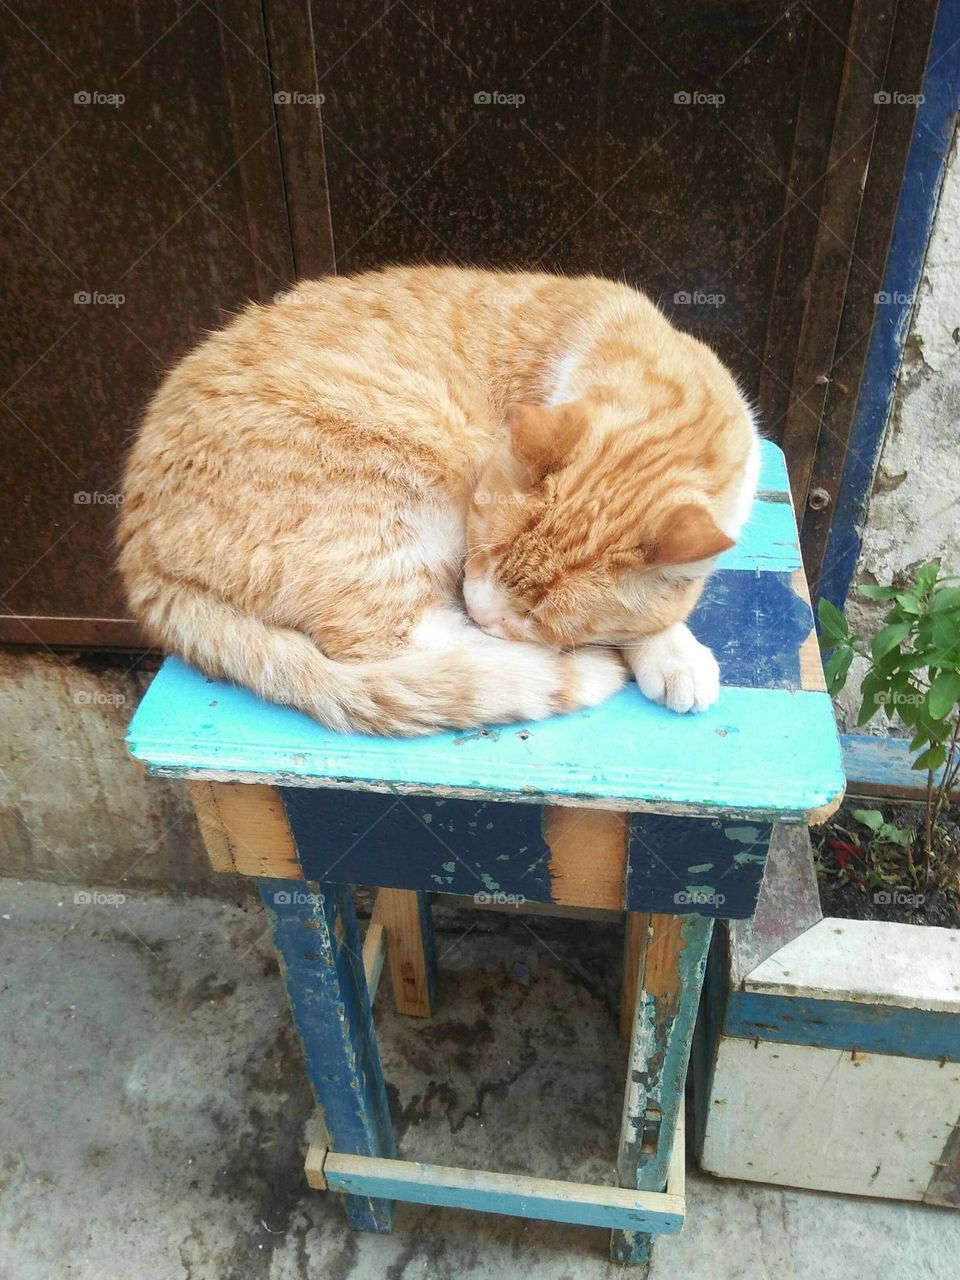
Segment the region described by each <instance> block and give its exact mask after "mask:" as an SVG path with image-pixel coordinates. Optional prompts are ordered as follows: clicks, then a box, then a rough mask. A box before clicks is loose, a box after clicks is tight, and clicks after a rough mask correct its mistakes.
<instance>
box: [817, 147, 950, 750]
mask: <svg viewBox="0 0 960 1280" xmlns="http://www.w3.org/2000/svg"><path fill="white" fill-rule="evenodd" d="M957 151H958V147H957V139H956V137H955V138H954V145H953V148H952V151H951V154H950V157H949V159H948V162H947V171H946V175H945V178H944V184H943V190H942V192H941V196H940V203H939V205H938V208H937V214H936V219H935V221H934V227H933V235H932V238H931V241H930V248H929V250H928V253H927V260H926V263H925V264H924V270H923V278H922V281H921V284H920V289H919V291H918V295H917V303H916V307H915V309H914V314H913V318H912V321H911V326H910V334H909V337H908V339H907V344H906V348H905V352H904V360H903V367H902V369H901V371H900V377H899V380H898V383H897V390H896V396H895V400H894V405H893V411H892V413H891V416H890V421H889V423H888V425H887V431H886V436H885V438H884V442H883V449H882V452H881V456H880V463H879V466H878V468H877V474H876V478H875V480H874V486H873V492H872V494H871V498H870V510H869V514H868V517H867V525H866V529H865V530H864V538H863V547H862V550H861V553H860V561H859V564H858V565H857V572H856V576H855V577H854V581H853V585H852V586H851V589H850V594H849V597H848V599H847V608H846V614H847V617H848V619H849V621H850V625H851V628H852V629H853V630H855V631H858V632H860V633H861V634H864V635H872V634H873V632H874V631H875V630H877V629H878V628H879V626H880V625H881V618H882V613H883V610H882V608H880V607H878V606H877V605H875V604H872V603H871V602H869V601H867V600H865V599H864V597H863V596H861V595H859V594H858V592H857V590H856V588H857V586H858V585H861V584H864V583H879V584H881V585H883V586H886V585H887V584H889V583H890V582H891V581H892V580H893V579H894V577H895V575H896V574H897V573H902V572H908V571H909V570H911V569H915V568H916V567H917V566H919V565H921V564H924V563H926V561H928V560H934V559H937V558H938V557H939V558H940V560H941V563H942V565H943V567H944V568H945V569H946V570H947V571H948V572H952V573H957V574H960V161H958V159H957ZM863 665H864V664H862V663H861V662H859V661H857V662H856V663H855V665H854V667H853V669H852V671H851V675H850V679H849V680H848V682H847V687H846V689H844V691H843V693H842V694H841V695H840V697H839V698H838V700H837V702H838V711H839V715H840V721H841V727H844V728H849V729H851V730H852V729H853V728H854V725H855V722H856V715H857V710H858V709H859V706H860V699H859V688H860V677H861V674H862V667H863ZM887 731H888V723H887V721H886V719H885V717H883V716H882V715H881V716H876V717H874V719H873V720H872V721H871V722H870V724H869V725H868V726H866V728H865V729H863V730H861V732H869V733H885V732H887ZM892 731H893V732H897V728H896V725H895V724H894V726H893V729H892Z"/></svg>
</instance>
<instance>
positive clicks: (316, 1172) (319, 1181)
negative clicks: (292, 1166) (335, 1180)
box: [303, 1125, 330, 1191]
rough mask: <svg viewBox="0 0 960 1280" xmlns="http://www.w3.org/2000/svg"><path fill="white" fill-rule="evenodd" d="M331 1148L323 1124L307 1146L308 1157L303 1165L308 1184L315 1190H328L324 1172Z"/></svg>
mask: <svg viewBox="0 0 960 1280" xmlns="http://www.w3.org/2000/svg"><path fill="white" fill-rule="evenodd" d="M329 1149H330V1148H329V1147H328V1146H327V1139H326V1134H325V1132H324V1129H323V1126H322V1125H321V1126H319V1129H318V1132H317V1134H316V1136H315V1137H314V1139H313V1141H312V1142H311V1143H310V1146H309V1147H308V1148H307V1159H306V1162H305V1164H304V1166H303V1171H304V1173H305V1174H306V1175H307V1186H308V1187H311V1188H312V1189H313V1190H314V1191H326V1189H327V1179H326V1175H325V1174H324V1172H323V1165H324V1161H325V1160H326V1158H327V1152H328V1151H329Z"/></svg>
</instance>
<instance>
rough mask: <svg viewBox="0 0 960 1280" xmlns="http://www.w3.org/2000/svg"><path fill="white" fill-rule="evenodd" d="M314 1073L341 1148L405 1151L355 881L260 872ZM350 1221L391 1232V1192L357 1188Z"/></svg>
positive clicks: (361, 1228) (336, 1145) (332, 1133)
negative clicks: (370, 987) (383, 1055)
mask: <svg viewBox="0 0 960 1280" xmlns="http://www.w3.org/2000/svg"><path fill="white" fill-rule="evenodd" d="M257 884H258V887H259V889H260V896H261V898H262V900H263V904H264V907H265V908H266V910H267V914H268V916H269V918H270V924H271V928H272V931H273V942H274V946H275V947H276V948H277V951H278V952H279V954H280V957H281V959H282V962H283V964H282V969H283V977H284V982H285V983H286V988H287V997H288V999H289V1001H290V1008H291V1012H292V1014H293V1020H294V1024H295V1026H296V1028H297V1032H298V1034H299V1036H300V1040H301V1043H302V1044H303V1052H304V1058H305V1062H306V1068H307V1074H308V1076H309V1077H310V1083H311V1084H312V1085H313V1091H314V1094H315V1095H316V1098H317V1101H318V1103H319V1104H320V1106H321V1107H322V1108H323V1113H324V1122H325V1124H326V1127H327V1131H328V1133H329V1135H330V1141H331V1144H332V1145H333V1147H334V1148H335V1149H336V1150H338V1151H343V1152H349V1153H350V1154H352V1155H367V1156H384V1157H388V1158H389V1157H392V1156H395V1155H396V1142H395V1139H394V1134H393V1126H392V1124H391V1121H390V1108H389V1106H388V1104H387V1094H386V1088H385V1085H384V1081H383V1071H382V1069H381V1066H380V1053H379V1049H378V1048H377V1038H376V1032H375V1031H374V1029H373V1014H372V1011H371V1009H370V998H369V995H368V993H367V982H366V977H365V975H364V971H363V959H362V952H361V944H360V932H359V930H358V928H357V917H356V913H355V911H354V905H353V896H352V893H351V891H350V887H349V886H348V885H329V884H326V885H324V884H309V883H304V882H302V881H298V880H278V879H271V878H268V877H266V876H263V877H258V880H257ZM344 1205H345V1208H346V1212H347V1218H348V1220H349V1222H350V1225H351V1226H352V1227H354V1228H355V1229H357V1230H359V1231H374V1232H379V1233H385V1232H388V1231H389V1230H390V1228H391V1224H392V1220H393V1205H392V1203H391V1202H390V1200H388V1199H380V1198H371V1197H368V1196H366V1195H363V1196H350V1197H348V1198H347V1199H346V1201H345V1202H344Z"/></svg>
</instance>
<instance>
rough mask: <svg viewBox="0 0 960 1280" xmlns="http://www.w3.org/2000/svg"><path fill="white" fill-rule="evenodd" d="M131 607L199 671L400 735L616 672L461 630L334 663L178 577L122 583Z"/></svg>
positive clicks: (475, 722)
mask: <svg viewBox="0 0 960 1280" xmlns="http://www.w3.org/2000/svg"><path fill="white" fill-rule="evenodd" d="M138 597H139V598H138ZM131 604H132V606H133V608H134V610H135V612H136V614H137V616H138V617H139V618H140V619H141V621H142V622H143V623H144V626H145V628H146V630H147V631H148V633H149V634H150V635H151V638H153V639H155V640H156V641H157V642H158V643H160V644H161V645H163V646H164V647H165V648H167V649H169V650H170V651H172V652H174V653H178V654H180V655H182V656H183V657H184V658H185V659H186V660H187V661H188V662H190V663H192V664H193V665H195V666H197V667H200V668H201V669H202V670H203V671H206V672H207V673H208V674H209V675H212V676H214V677H216V678H218V679H227V680H232V681H234V682H235V683H237V684H241V685H244V686H245V687H246V688H248V689H252V690H253V691H254V692H255V693H258V694H260V696H261V697H263V698H267V699H269V700H270V701H272V702H278V703H282V704H288V705H290V706H294V707H297V708H299V709H300V710H301V711H306V712H307V713H308V714H309V715H312V716H313V717H314V718H315V719H317V720H319V721H320V722H321V723H322V724H325V725H328V726H329V727H330V728H331V729H337V730H339V731H341V732H351V731H352V732H357V733H373V734H384V735H390V736H411V735H415V734H425V733H433V732H435V731H437V730H439V729H443V728H475V727H479V726H481V725H484V724H497V723H510V722H512V721H516V720H540V719H543V718H544V717H545V716H549V715H553V714H555V713H556V712H560V711H571V710H574V709H576V708H578V707H587V706H594V705H596V704H597V703H599V702H602V701H603V700H604V699H605V698H607V697H609V696H610V694H612V693H614V692H615V691H616V690H617V689H618V688H619V687H620V686H621V685H622V684H623V682H624V679H625V678H626V672H625V669H624V666H623V664H622V662H621V661H620V659H619V656H618V655H617V654H615V653H614V652H612V651H610V650H604V649H585V650H581V651H579V652H577V653H561V652H558V651H557V650H555V649H547V648H544V647H542V646H540V645H533V644H522V643H519V642H517V643H514V642H512V641H507V640H492V639H491V638H490V637H488V636H483V635H481V634H479V633H477V634H476V635H475V636H474V635H472V634H471V632H470V631H469V630H465V632H464V638H463V640H462V642H455V643H453V644H452V645H451V647H448V648H443V649H430V650H426V649H423V650H420V649H409V650H406V651H405V652H403V653H400V654H398V655H397V656H396V657H391V658H383V659H379V660H377V661H372V662H337V661H334V660H333V659H331V658H328V657H327V656H326V655H325V654H323V653H322V652H321V651H320V650H319V649H318V648H317V646H316V645H315V644H314V643H313V642H312V641H311V640H310V639H309V638H308V637H307V636H305V635H303V634H302V633H301V632H299V631H293V630H287V629H285V628H282V627H276V626H271V625H270V624H269V623H265V622H262V621H261V620H260V619H258V618H255V617H253V616H251V615H250V614H246V613H243V612H241V611H240V610H239V609H237V608H235V607H234V606H233V605H231V604H229V603H228V602H226V601H224V600H222V599H220V598H219V597H217V596H216V595H214V594H213V593H211V592H207V591H204V590H202V589H197V588H193V587H190V586H187V585H186V584H184V583H182V582H176V583H173V582H171V583H168V584H167V583H165V584H163V585H157V584H154V586H153V587H152V588H150V589H148V590H143V591H142V592H138V591H136V590H133V591H131Z"/></svg>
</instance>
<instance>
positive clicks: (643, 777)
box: [128, 444, 843, 1262]
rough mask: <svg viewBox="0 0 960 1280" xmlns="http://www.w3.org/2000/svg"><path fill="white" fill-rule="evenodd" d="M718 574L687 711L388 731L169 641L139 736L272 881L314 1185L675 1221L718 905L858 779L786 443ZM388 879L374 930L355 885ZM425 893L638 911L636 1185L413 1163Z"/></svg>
mask: <svg viewBox="0 0 960 1280" xmlns="http://www.w3.org/2000/svg"><path fill="white" fill-rule="evenodd" d="M760 490H761V491H760V493H759V495H758V499H757V502H756V503H755V506H754V509H753V512H752V515H751V519H750V521H749V522H748V524H747V526H746V528H745V530H744V532H743V534H742V536H741V539H740V542H739V543H738V545H737V547H735V548H734V549H732V550H731V551H729V552H728V553H726V554H725V555H724V556H723V557H722V558H721V561H720V567H719V569H718V571H717V572H716V573H715V574H714V575H713V577H712V578H711V579H710V580H709V582H708V584H707V587H706V590H705V592H704V595H703V600H702V602H701V604H700V606H699V608H698V610H697V613H696V615H695V617H694V619H693V629H694V631H695V632H696V634H697V635H698V636H699V638H700V639H701V640H703V641H704V642H705V643H707V644H709V645H711V647H712V648H713V650H714V653H715V654H716V655H717V658H718V660H719V662H720V667H721V672H722V678H723V686H724V687H723V690H722V693H721V697H720V701H719V703H718V704H717V705H716V706H715V707H713V708H711V710H710V711H708V712H706V713H705V714H702V715H698V716H679V715H675V714H674V713H672V712H670V711H665V710H664V709H663V708H660V707H656V706H653V705H652V704H651V703H649V702H647V701H645V700H644V699H643V697H642V696H641V695H640V693H639V691H638V690H637V688H636V687H635V686H634V685H630V686H629V687H628V688H626V689H625V690H623V691H622V692H621V693H620V694H618V695H617V696H616V697H615V698H613V699H611V700H610V701H609V702H607V703H605V704H604V705H603V706H601V707H598V708H596V709H595V710H592V711H584V712H579V713H576V714H573V715H569V716H562V717H558V718H556V719H554V720H550V721H546V722H544V723H540V724H532V725H527V726H521V725H512V726H509V727H507V728H493V729H488V730H480V731H476V732H469V733H461V734H456V733H447V734H442V735H437V736H436V737H431V738H421V739H412V740H406V741H393V740H385V739H376V738H365V737H353V736H345V735H339V734H336V733H332V732H329V731H328V730H326V729H324V728H322V727H321V726H320V725H318V724H316V723H314V722H313V721H311V720H310V719H309V718H308V717H306V716H305V715H302V714H300V713H299V712H296V711H293V710H291V709H290V708H285V707H278V706H273V705H268V704H266V703H263V702H261V701H260V700H258V699H257V698H256V697H255V696H254V695H253V694H250V693H247V692H244V691H243V690H240V689H237V688H235V687H233V686H229V685H225V684H219V683H215V682H214V681H211V680H208V679H206V678H205V677H204V676H203V675H201V674H199V673H198V672H196V671H194V670H191V669H190V668H189V667H187V666H185V665H184V664H183V663H182V662H180V661H178V660H176V659H170V660H168V661H167V662H166V664H165V665H164V667H163V669H162V670H161V671H160V673H159V674H158V676H157V677H156V679H155V680H154V682H153V685H152V686H151V688H150V690H149V691H148V693H147V695H146V697H145V698H144V700H143V703H142V704H141V706H140V708H139V710H138V711H137V713H136V716H135V717H134V720H133V723H132V724H131V727H130V731H129V735H128V741H129V744H130V749H131V751H132V753H133V755H134V757H135V758H136V759H138V760H140V761H143V762H144V764H145V765H146V766H147V768H148V770H149V771H150V772H151V773H154V774H157V775H162V776H166V777H179V778H185V779H188V780H189V785H190V790H191V795H192V798H193V803H194V805H195V807H196V811H197V816H198V818H199V821H200V827H201V830H202V832H203V837H204V840H205V843H206V846H207V850H208V852H209V855H210V860H211V863H212V865H213V867H214V870H217V871H234V872H240V873H242V874H244V875H250V876H255V877H256V878H257V880H258V883H259V887H260V892H261V894H262V897H263V901H264V903H265V905H266V908H267V911H268V912H269V914H270V916H271V919H272V922H273V935H274V942H275V944H276V947H277V950H278V952H279V953H280V957H281V960H282V966H281V967H282V969H283V973H284V978H285V981H286V985H287V991H288V994H289V998H290V1004H291V1008H292V1011H293V1017H294V1020H295V1022H296V1025H297V1028H298V1031H299V1033H300V1037H301V1039H302V1041H303V1047H304V1055H305V1061H306V1067H307V1071H308V1073H309V1075H310V1079H311V1081H312V1084H313V1088H314V1091H315V1093H316V1096H317V1100H318V1102H319V1104H320V1106H321V1108H322V1112H323V1117H324V1123H325V1137H324V1140H323V1141H320V1142H317V1143H315V1144H314V1146H313V1147H312V1148H311V1150H310V1153H309V1157H308V1161H307V1176H308V1179H309V1181H310V1185H311V1186H314V1187H318V1188H327V1189H330V1190H333V1191H340V1192H343V1193H345V1195H344V1204H345V1206H346V1211H347V1217H348V1219H349V1221H350V1223H351V1224H352V1225H353V1226H354V1227H357V1228H361V1229H364V1230H370V1231H389V1230H390V1224H391V1216H392V1210H393V1202H394V1201H396V1200H410V1201H415V1202H418V1203H422V1204H436V1205H452V1206H457V1207H460V1208H470V1209H477V1210H482V1211H485V1212H494V1213H507V1214H516V1215H519V1216H522V1217H532V1218H544V1219H550V1220H554V1221H558V1222H578V1223H586V1224H592V1225H595V1226H603V1227H611V1228H613V1244H612V1254H613V1257H614V1258H615V1259H616V1260H619V1261H625V1262H644V1261H646V1260H647V1259H648V1258H649V1253H650V1241H651V1236H652V1235H654V1234H656V1233H659V1232H672V1231H678V1230H679V1229H680V1227H681V1225H682V1222H683V1217H684V1196H683V1161H684V1157H683V1142H682V1136H678V1135H680V1134H681V1132H682V1130H681V1126H682V1103H683V1088H684V1080H685V1077H686V1072H687V1065H688V1060H689V1055H690V1045H691V1038H692V1035H693V1025H694V1019H695V1017H696V1011H697V1004H698V1000H699V996H700V988H701V982H702V979H703V971H704V965H705V962H706V958H707V949H708V945H709V942H710V937H711V930H712V927H713V920H714V918H716V917H723V918H735V917H745V916H749V915H751V914H752V912H753V909H754V905H755V903H756V899H757V894H758V892H759V887H760V881H761V878H762V876H763V869H764V863H765V859H766V852H767V846H768V842H769V839H770V832H771V828H772V824H773V823H775V822H789V823H804V822H808V821H822V820H823V819H824V817H825V816H826V815H827V814H829V813H830V812H832V811H833V809H834V808H835V807H836V805H837V804H838V803H839V799H840V795H841V793H842V788H843V772H842V768H841V762H840V751H839V745H838V741H837V735H836V730H835V727H834V720H833V711H832V707H831V704H830V699H829V697H828V696H827V694H826V693H825V691H824V686H823V677H822V672H821V668H820V660H819V655H818V651H817V642H816V637H815V635H814V631H813V619H812V616H811V613H810V606H809V599H808V595H807V590H806V585H805V582H804V578H803V573H802V570H801V567H800V555H799V551H798V548H797V535H796V526H795V522H794V518H793V510H792V507H791V504H790V499H789V491H788V486H787V480H786V470H785V468H784V464H783V457H782V454H781V453H780V452H779V450H777V449H776V448H775V447H774V446H773V445H770V444H765V445H764V447H763V472H762V477H761V483H760ZM353 885H373V886H377V887H378V888H379V889H380V893H379V896H378V897H377V902H376V909H375V911H374V915H373V919H372V921H371V924H370V927H369V929H368V931H367V937H366V941H365V943H364V944H362V945H361V940H360V934H359V931H358V927H357V920H356V915H355V912H354V906H353V899H352V894H351V886H353ZM431 892H440V893H451V894H466V895H470V896H477V895H483V896H484V898H486V899H487V900H491V901H494V902H495V901H497V895H501V894H502V895H506V898H507V899H508V900H509V898H510V897H513V896H515V897H521V898H523V899H524V900H526V901H527V902H532V903H555V904H561V905H563V906H566V907H576V908H584V907H593V908H597V907H599V908H606V909H611V908H613V909H616V910H619V911H623V912H625V913H628V914H627V917H626V919H627V932H626V963H625V981H624V992H625V1015H624V1023H623V1026H624V1031H625V1032H626V1034H628V1035H629V1038H630V1044H629V1067H628V1072H627V1080H626V1089H625V1096H624V1106H623V1122H622V1129H621V1135H620V1148H619V1153H618V1158H617V1172H618V1178H619V1184H620V1185H619V1186H616V1187H613V1186H587V1185H581V1184H577V1183H570V1182H562V1181H551V1180H547V1179H542V1178H534V1177H518V1176H514V1175H507V1174H503V1173H498V1172H486V1171H479V1170H471V1169H458V1168H447V1167H441V1166H434V1165H424V1164H415V1163H408V1162H406V1161H403V1160H398V1159H397V1158H396V1147H395V1142H394V1135H393V1129H392V1126H391V1122H390V1115H389V1111H388V1107H387V1098H386V1091H385V1087H384V1081H383V1075H382V1072H381V1067H380V1056H379V1052H378V1049H377V1040H376V1034H375V1032H374V1028H373V1022H372V1016H371V1001H372V994H373V991H374V990H375V988H376V984H377V980H378V978H379V975H380V969H381V967H382V964H383V957H384V950H386V954H387V957H388V959H389V967H390V976H391V980H392V984H393V991H394V997H395V1000H396V1004H397V1008H398V1009H399V1010H401V1011H402V1012H405V1013H410V1014H415V1015H418V1016H423V1017H426V1016H429V1014H430V1012H431V1010H432V1008H433V1004H434V993H435V981H436V977H435V964H434V952H433V937H432V931H431V924H430V909H429V898H428V895H429V894H430V893H431Z"/></svg>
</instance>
